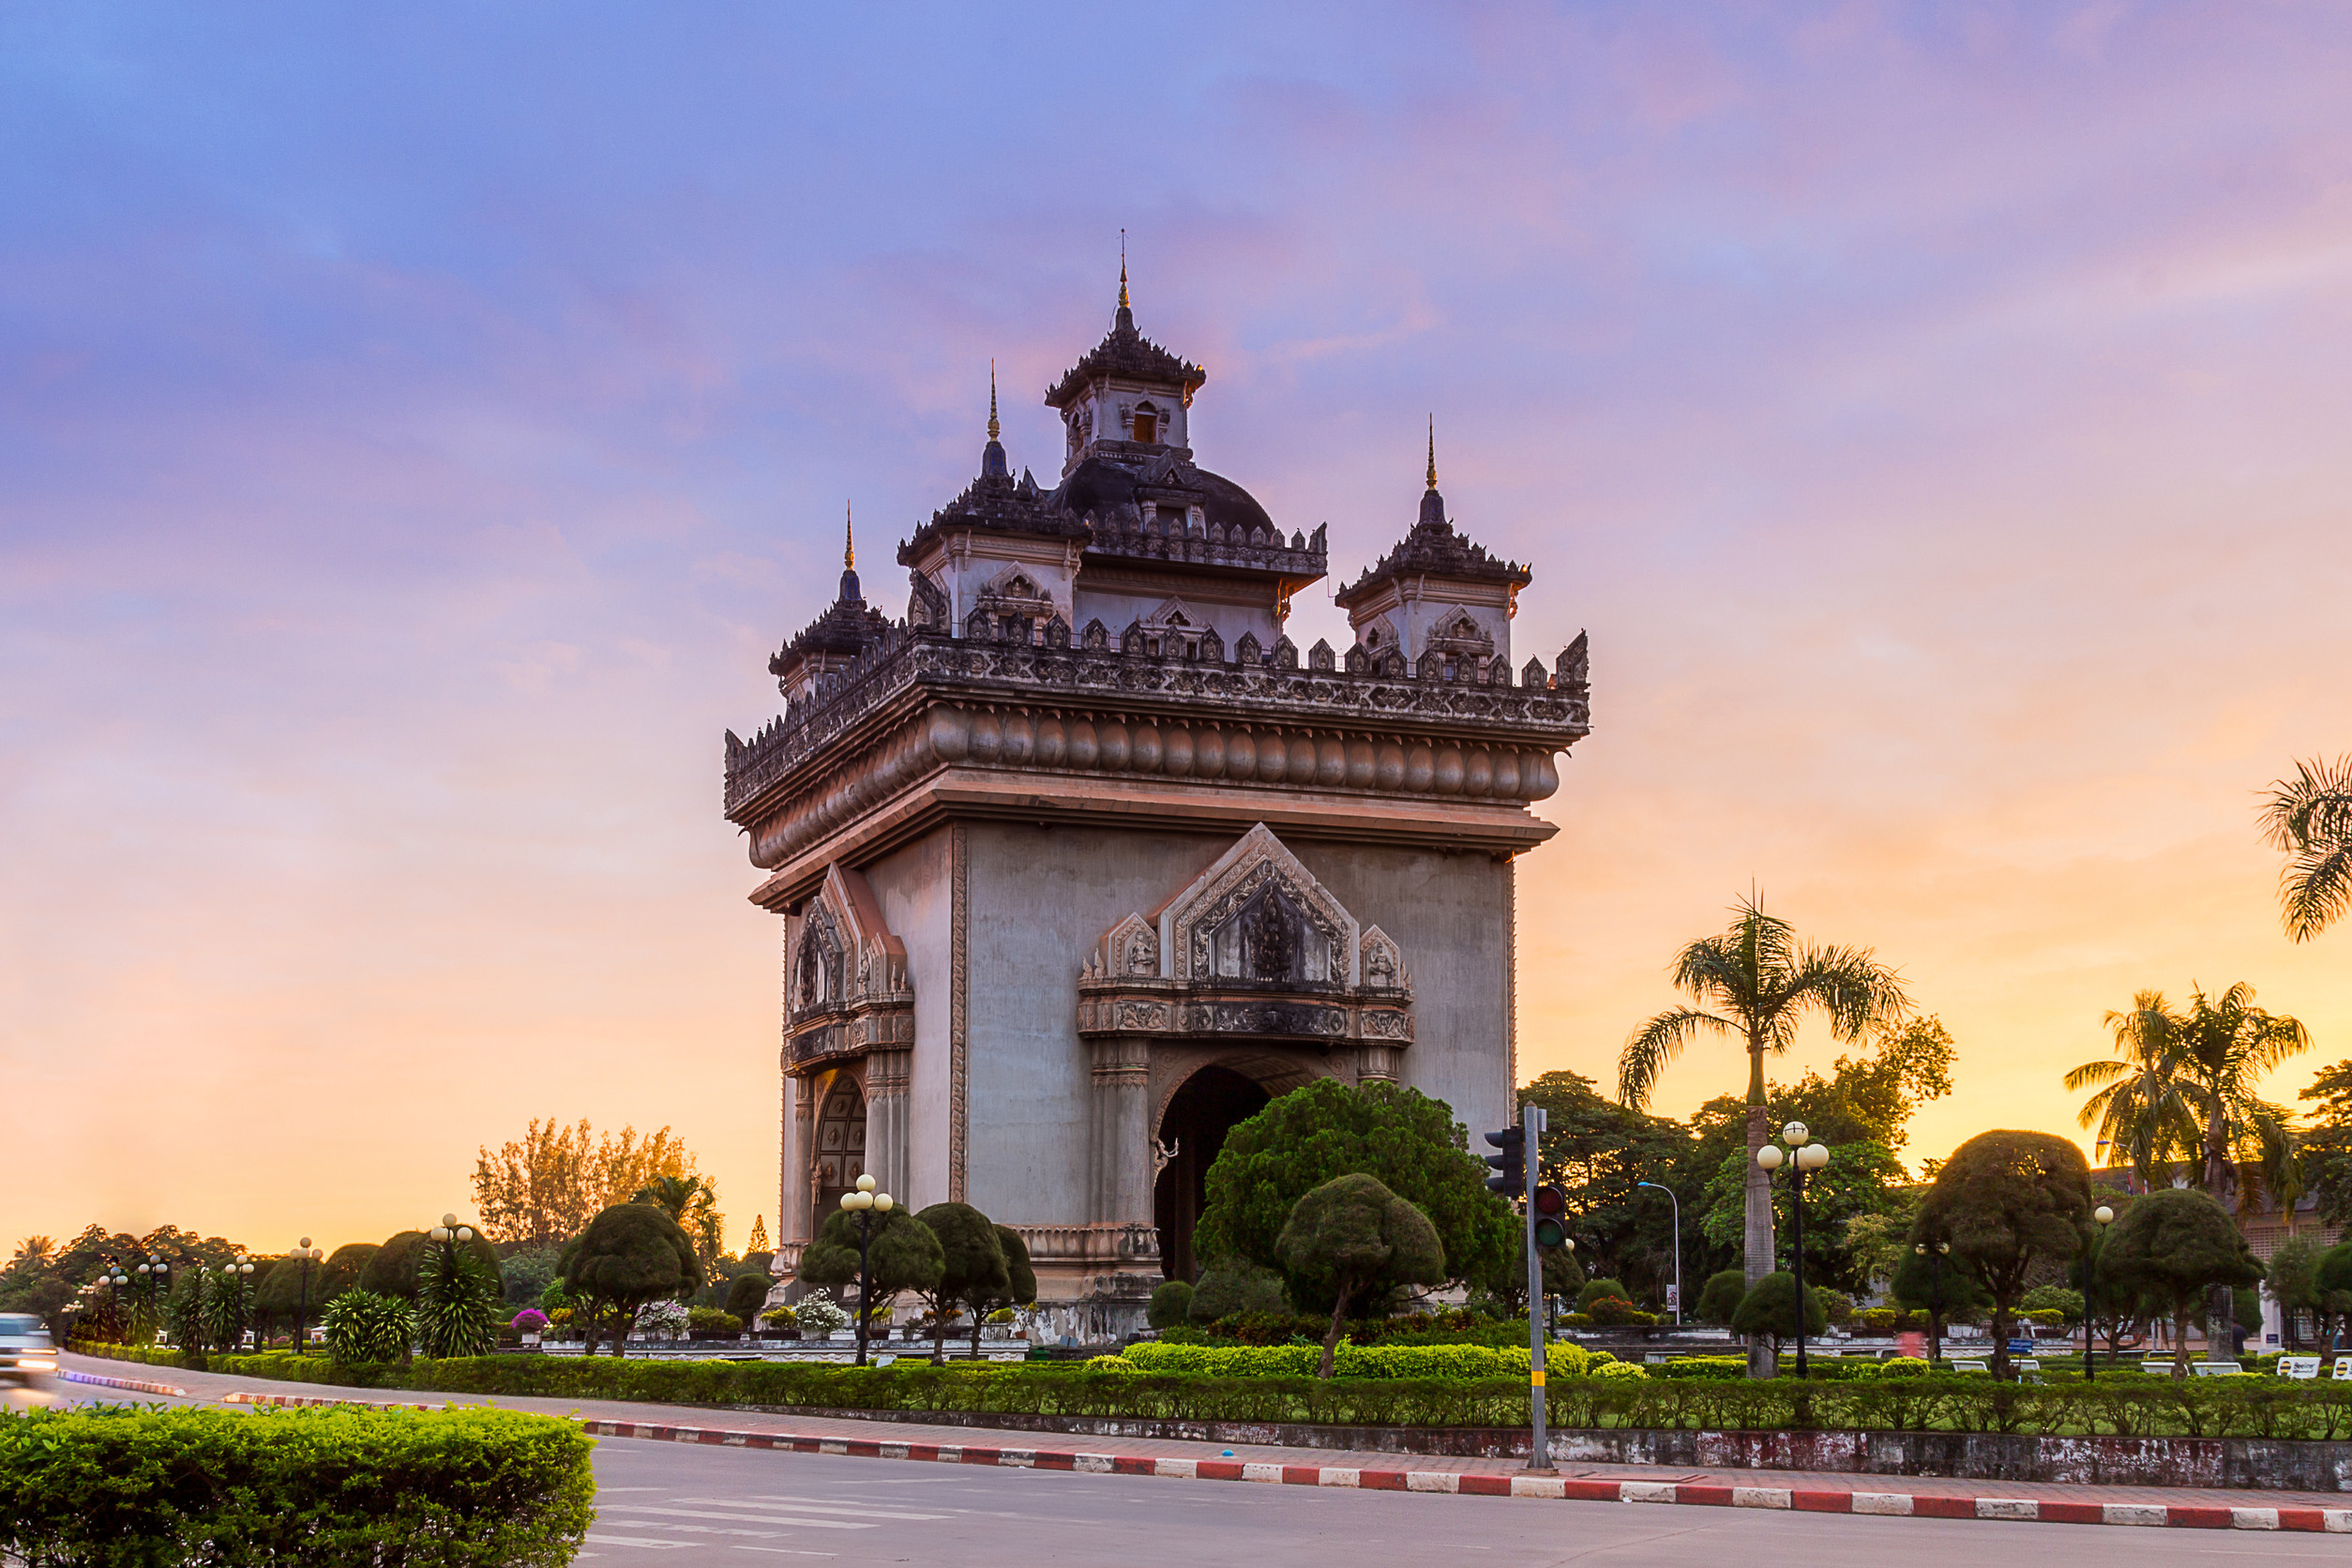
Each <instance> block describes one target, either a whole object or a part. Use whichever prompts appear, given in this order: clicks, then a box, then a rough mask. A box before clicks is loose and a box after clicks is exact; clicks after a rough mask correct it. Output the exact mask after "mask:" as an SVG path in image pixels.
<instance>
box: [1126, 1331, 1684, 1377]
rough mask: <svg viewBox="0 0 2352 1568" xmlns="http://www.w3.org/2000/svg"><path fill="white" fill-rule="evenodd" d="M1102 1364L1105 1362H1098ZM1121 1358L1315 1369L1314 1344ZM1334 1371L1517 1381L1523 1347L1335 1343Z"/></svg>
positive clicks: (1178, 1366)
mask: <svg viewBox="0 0 2352 1568" xmlns="http://www.w3.org/2000/svg"><path fill="white" fill-rule="evenodd" d="M1101 1359H1104V1360H1109V1359H1111V1358H1108V1357H1105V1358H1101ZM1123 1359H1124V1360H1126V1361H1129V1362H1132V1363H1134V1364H1136V1365H1138V1366H1140V1367H1142V1368H1144V1369H1145V1370H1146V1371H1151V1372H1180V1373H1184V1372H1188V1373H1199V1374H1201V1375H1203V1376H1206V1377H1212V1378H1311V1377H1313V1376H1314V1375H1315V1371H1316V1368H1318V1367H1319V1366H1320V1365H1321V1364H1322V1360H1323V1348H1322V1347H1321V1346H1320V1345H1266V1346H1228V1345H1168V1344H1152V1343H1145V1344H1141V1345H1132V1346H1129V1347H1128V1348H1127V1349H1126V1350H1125V1351H1124V1352H1123ZM1544 1359H1545V1364H1547V1365H1548V1367H1549V1368H1550V1370H1551V1371H1552V1372H1555V1373H1557V1374H1559V1375H1560V1376H1561V1377H1570V1378H1573V1377H1580V1376H1582V1375H1584V1374H1586V1373H1588V1372H1591V1371H1593V1370H1595V1369H1597V1368H1599V1367H1602V1366H1612V1367H1615V1368H1616V1369H1617V1370H1616V1372H1615V1373H1614V1374H1613V1375H1615V1376H1620V1377H1623V1376H1636V1377H1637V1376H1639V1375H1640V1373H1641V1368H1640V1367H1638V1366H1631V1365H1628V1364H1625V1363H1622V1362H1620V1361H1618V1360H1617V1359H1616V1358H1615V1357H1614V1356H1611V1355H1610V1354H1609V1353H1608V1352H1607V1351H1606V1350H1588V1349H1585V1348H1584V1347H1583V1346H1581V1345H1570V1344H1566V1343H1557V1344H1554V1345H1553V1346H1552V1347H1551V1348H1550V1349H1548V1350H1547V1351H1546V1352H1545V1358H1544ZM1529 1360H1530V1358H1529V1355H1528V1348H1527V1347H1526V1346H1525V1345H1515V1346H1505V1347H1495V1346H1486V1345H1357V1344H1353V1343H1351V1342H1350V1341H1348V1340H1344V1339H1343V1340H1341V1341H1340V1342H1339V1348H1338V1351H1337V1353H1336V1355H1335V1356H1334V1372H1335V1373H1336V1375H1338V1376H1339V1377H1342V1378H1389V1379H1394V1378H1525V1377H1526V1376H1527V1375H1528V1365H1529Z"/></svg>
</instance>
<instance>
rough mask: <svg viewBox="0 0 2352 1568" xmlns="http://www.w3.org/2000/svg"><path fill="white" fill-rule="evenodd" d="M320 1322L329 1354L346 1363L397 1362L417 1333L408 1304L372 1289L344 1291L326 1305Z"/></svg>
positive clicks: (405, 1352) (406, 1352)
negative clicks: (324, 1332) (324, 1331)
mask: <svg viewBox="0 0 2352 1568" xmlns="http://www.w3.org/2000/svg"><path fill="white" fill-rule="evenodd" d="M319 1322H320V1324H321V1325H322V1326H323V1327H324V1329H325V1330H326V1351H327V1354H328V1355H330V1356H333V1357H334V1358H335V1359H336V1360H337V1361H339V1362H340V1363H342V1364H344V1365H346V1366H361V1365H365V1364H369V1363H370V1362H380V1361H398V1360H400V1357H402V1356H404V1355H406V1354H408V1348H409V1346H410V1344H411V1343H412V1342H413V1341H414V1340H415V1336H416V1320H415V1316H414V1315H413V1314H412V1313H411V1311H410V1309H409V1304H408V1303H406V1302H404V1301H402V1300H400V1297H398V1296H382V1295H378V1294H377V1293H376V1292H375V1291H373V1290H346V1291H344V1292H343V1293H342V1294H341V1295H339V1296H338V1297H336V1298H335V1299H334V1300H333V1301H331V1302H329V1303H327V1304H326V1310H325V1311H324V1313H322V1314H321V1315H320V1317H319Z"/></svg>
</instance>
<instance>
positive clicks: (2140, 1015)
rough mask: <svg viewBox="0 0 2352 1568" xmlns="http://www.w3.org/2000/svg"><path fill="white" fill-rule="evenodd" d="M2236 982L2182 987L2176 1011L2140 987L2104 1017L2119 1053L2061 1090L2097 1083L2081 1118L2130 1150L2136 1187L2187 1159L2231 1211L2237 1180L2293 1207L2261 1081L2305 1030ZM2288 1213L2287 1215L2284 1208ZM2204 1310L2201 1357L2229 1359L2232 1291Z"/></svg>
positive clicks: (2305, 1043) (2285, 1153)
mask: <svg viewBox="0 0 2352 1568" xmlns="http://www.w3.org/2000/svg"><path fill="white" fill-rule="evenodd" d="M2106 1024H2107V1028H2108V1029H2109V1031H2111V1032H2112V1033H2114V1035H2115V1043H2116V1055H2115V1056H2113V1057H2102V1058H2100V1059H2099V1060H2097V1061H2094V1062H2086V1063H2083V1064H2082V1065H2081V1066H2079V1067H2077V1068H2075V1069H2074V1070H2073V1072H2071V1073H2068V1074H2067V1075H2066V1087H2067V1088H2069V1089H2084V1088H2088V1087H2089V1086H2091V1085H2093V1084H2099V1085H2103V1087H2102V1088H2101V1089H2100V1090H2099V1092H2098V1093H2094V1094H2093V1095H2091V1097H2090V1098H2089V1099H2088V1100H2086V1101H2084V1102H2083V1108H2082V1110H2081V1111H2080V1112H2079V1113H2078V1117H2077V1119H2078V1120H2079V1121H2080V1122H2081V1123H2082V1124H2083V1125H2084V1126H2086V1127H2088V1126H2090V1125H2091V1124H2092V1123H2097V1124H2098V1126H2099V1132H2100V1136H2101V1137H2103V1138H2108V1139H2110V1140H2111V1141H2113V1142H2114V1144H2115V1146H2116V1147H2117V1148H2118V1149H2119V1150H2122V1151H2123V1152H2124V1153H2127V1154H2128V1155H2129V1156H2130V1158H2131V1161H2132V1169H2133V1174H2134V1175H2135V1176H2137V1177H2138V1178H2139V1181H2140V1184H2141V1185H2142V1186H2143V1187H2145V1186H2146V1185H2148V1182H2149V1178H2150V1173H2151V1171H2152V1170H2155V1169H2158V1168H2162V1167H2164V1166H2167V1165H2169V1164H2171V1163H2172V1162H2174V1161H2176V1160H2177V1161H2179V1162H2180V1163H2182V1164H2194V1165H2195V1166H2196V1167H2197V1168H2198V1170H2197V1174H2198V1179H2199V1183H2200V1184H2201V1185H2203V1187H2204V1188H2205V1191H2206V1194H2207V1196H2209V1197H2210V1198H2211V1199H2213V1200H2214V1201H2215V1202H2217V1203H2220V1204H2223V1205H2224V1207H2226V1206H2228V1205H2229V1203H2230V1202H2231V1199H2232V1196H2233V1195H2232V1193H2231V1190H2230V1189H2231V1186H2232V1184H2233V1183H2234V1184H2236V1185H2237V1186H2238V1187H2239V1189H2240V1191H2241V1192H2243V1193H2246V1194H2248V1195H2251V1193H2252V1191H2253V1189H2254V1188H2256V1187H2266V1188H2267V1190H2269V1191H2270V1193H2271V1195H2272V1196H2273V1197H2281V1198H2284V1199H2285V1200H2286V1201H2287V1202H2289V1203H2292V1202H2293V1201H2294V1199H2295V1198H2296V1197H2299V1196H2300V1173H2299V1171H2298V1170H2297V1169H2296V1168H2295V1167H2294V1159H2293V1149H2294V1138H2293V1132H2292V1129H2291V1128H2290V1127H2289V1125H2288V1112H2287V1111H2286V1109H2285V1108H2284V1107H2281V1106H2275V1105H2272V1104H2271V1103H2270V1102H2269V1101H2268V1100H2265V1099H2263V1098H2262V1097H2261V1095H2259V1094H2257V1093H2255V1092H2254V1091H2255V1086H2256V1084H2257V1082H2258V1081H2259V1080H2260V1079H2261V1078H2263V1077H2264V1076H2265V1075H2266V1074H2268V1073H2269V1072H2270V1071H2271V1070H2272V1069H2273V1068H2275V1067H2277V1066H2278V1065H2279V1064H2280V1063H2284V1061H2285V1060H2286V1059H2287V1058H2288V1057H2290V1056H2296V1055H2299V1054H2301V1053H2302V1052H2304V1051H2307V1050H2309V1049H2310V1048H2311V1035H2310V1033H2309V1032H2308V1031H2306V1030H2305V1029H2304V1028H2303V1026H2302V1025H2301V1024H2300V1023H2299V1022H2298V1021H2296V1020H2295V1019H2293V1018H2287V1017H2285V1016H2284V1015H2274V1014H2270V1013H2266V1012H2264V1011H2263V1010H2262V1009H2261V1008H2259V1007H2256V1006H2255V1005H2254V988H2253V987H2252V986H2249V985H2247V984H2245V983H2244V982H2243V981H2240V982H2239V984H2237V985H2235V986H2232V987H2230V988H2229V989H2227V990H2225V991H2224V992H2222V993H2221V995H2219V996H2208V995H2207V994H2206V993H2205V991H2204V989H2203V988H2201V987H2196V986H2192V987H2191V988H2190V989H2189V1007H2188V1011H2186V1012H2185V1013H2176V1012H2174V1011H2173V1010H2172V1009H2171V1008H2170V1007H2169V1006H2167V1005H2166V1004H2165V1002H2164V992H2162V991H2142V992H2140V993H2139V994H2138V995H2137V996H2135V997H2133V999H2132V1005H2131V1007H2130V1008H2129V1009H2128V1010H2126V1011H2123V1012H2120V1013H2109V1014H2108V1015H2107V1018H2106ZM2290 1218H2291V1215H2290ZM2215 1298H2216V1301H2215V1303H2214V1304H2209V1308H2208V1312H2207V1317H2206V1344H2207V1355H2208V1357H2209V1359H2215V1360H2218V1359H2222V1358H2224V1356H2226V1355H2227V1353H2228V1352H2227V1349H2226V1347H2227V1346H2228V1344H2229V1320H2230V1309H2229V1304H2228V1292H2227V1290H2225V1289H2223V1290H2217V1291H2216V1292H2215Z"/></svg>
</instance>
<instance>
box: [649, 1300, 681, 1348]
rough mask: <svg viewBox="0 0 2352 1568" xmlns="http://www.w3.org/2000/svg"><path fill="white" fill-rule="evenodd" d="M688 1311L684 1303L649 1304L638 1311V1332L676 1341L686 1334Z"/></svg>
mask: <svg viewBox="0 0 2352 1568" xmlns="http://www.w3.org/2000/svg"><path fill="white" fill-rule="evenodd" d="M637 1331H638V1332H639V1333H640V1334H663V1335H665V1336H667V1337H669V1338H671V1339H675V1338H677V1337H678V1335H680V1334H684V1333H685V1332H686V1305H685V1304H684V1303H682V1302H673V1301H664V1302H649V1303H647V1304H645V1305H643V1306H641V1307H639V1308H638V1309H637Z"/></svg>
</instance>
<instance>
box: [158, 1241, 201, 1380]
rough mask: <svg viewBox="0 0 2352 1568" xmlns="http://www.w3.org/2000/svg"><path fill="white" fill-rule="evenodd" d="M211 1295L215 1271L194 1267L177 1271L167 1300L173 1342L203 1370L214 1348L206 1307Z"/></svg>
mask: <svg viewBox="0 0 2352 1568" xmlns="http://www.w3.org/2000/svg"><path fill="white" fill-rule="evenodd" d="M211 1294H212V1271H211V1270H209V1269H204V1268H199V1267H196V1266H194V1265H192V1264H191V1265H188V1266H187V1267H185V1268H180V1269H175V1270H173V1273H172V1288H171V1292H170V1294H169V1295H167V1296H166V1297H165V1298H164V1308H163V1321H164V1326H165V1328H166V1329H167V1330H168V1331H169V1332H170V1334H171V1335H172V1343H173V1345H175V1346H177V1347H178V1348H179V1349H180V1350H181V1352H182V1353H183V1354H185V1355H187V1356H188V1359H189V1361H190V1363H191V1364H194V1365H196V1366H199V1367H201V1366H203V1365H204V1351H205V1350H206V1349H209V1348H210V1346H211V1337H210V1335H209V1334H208V1333H207V1327H208V1325H207V1324H206V1323H205V1321H204V1319H205V1313H204V1304H205V1302H206V1300H207V1298H209V1297H210V1296H211Z"/></svg>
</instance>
